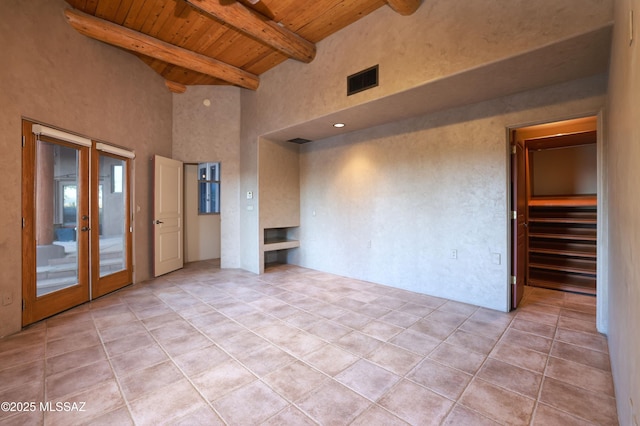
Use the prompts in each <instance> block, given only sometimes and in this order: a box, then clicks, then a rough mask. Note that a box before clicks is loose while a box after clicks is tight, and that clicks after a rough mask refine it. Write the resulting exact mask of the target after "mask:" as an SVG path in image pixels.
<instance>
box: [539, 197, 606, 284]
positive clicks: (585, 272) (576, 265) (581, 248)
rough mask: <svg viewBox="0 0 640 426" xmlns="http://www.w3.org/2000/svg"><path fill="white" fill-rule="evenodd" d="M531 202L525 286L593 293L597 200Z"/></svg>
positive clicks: (553, 198)
mask: <svg viewBox="0 0 640 426" xmlns="http://www.w3.org/2000/svg"><path fill="white" fill-rule="evenodd" d="M531 201H532V202H530V203H529V219H528V221H529V232H528V253H529V254H528V259H529V260H528V264H527V284H529V285H533V286H538V287H546V288H552V289H558V290H564V291H572V292H579V293H585V294H595V292H596V257H597V255H596V239H597V238H596V236H597V209H596V198H595V197H594V196H576V197H545V198H541V197H540V198H535V199H532V200H531Z"/></svg>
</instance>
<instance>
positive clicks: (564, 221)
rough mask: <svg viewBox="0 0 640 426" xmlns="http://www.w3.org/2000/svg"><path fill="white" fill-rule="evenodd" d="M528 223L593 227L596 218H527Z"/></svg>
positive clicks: (596, 221)
mask: <svg viewBox="0 0 640 426" xmlns="http://www.w3.org/2000/svg"><path fill="white" fill-rule="evenodd" d="M529 223H562V224H572V223H575V224H579V225H595V224H597V223H598V219H597V218H595V217H594V218H580V217H529Z"/></svg>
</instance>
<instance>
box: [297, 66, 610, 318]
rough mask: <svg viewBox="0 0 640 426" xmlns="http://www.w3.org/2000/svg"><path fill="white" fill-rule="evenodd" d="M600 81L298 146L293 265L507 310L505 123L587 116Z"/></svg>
mask: <svg viewBox="0 0 640 426" xmlns="http://www.w3.org/2000/svg"><path fill="white" fill-rule="evenodd" d="M605 88H606V82H605V79H604V78H602V77H599V78H591V79H587V80H582V81H576V82H572V83H569V84H564V85H559V86H554V87H549V88H545V89H541V90H536V91H530V92H526V93H522V94H518V95H514V96H510V97H506V98H501V99H497V100H493V101H488V102H483V103H481V104H477V105H472V106H468V107H463V108H458V109H452V110H448V111H443V112H440V113H435V114H430V115H427V116H423V117H419V118H416V119H410V120H405V121H402V122H398V123H393V124H390V125H383V126H379V127H375V128H371V129H368V130H364V131H360V132H353V133H350V134H347V135H344V136H342V137H334V138H329V139H325V140H322V141H316V142H313V143H310V144H306V145H303V146H302V148H301V166H300V176H301V183H300V193H301V224H300V248H299V249H298V251H297V253H299V259H295V260H294V261H295V262H296V263H297V264H300V265H302V266H305V267H309V268H312V269H318V270H322V271H328V272H332V273H336V274H338V275H345V276H350V277H355V278H360V279H364V280H368V281H373V282H378V283H382V284H386V285H392V286H395V287H400V288H405V289H408V290H413V291H418V292H422V293H427V294H430V295H436V296H440V297H446V298H449V299H454V300H458V301H462V302H467V303H472V304H475V305H480V306H485V307H488V308H492V309H497V310H502V311H506V310H508V309H509V306H508V303H507V289H508V264H509V262H508V258H509V252H508V229H509V223H508V219H507V218H508V215H507V210H508V204H507V203H508V196H507V193H508V191H507V188H508V179H507V158H508V154H507V153H508V149H507V128H508V127H515V126H518V125H522V124H524V123H531V122H546V121H554V120H557V119H562V118H567V117H571V116H576V115H589V114H593V113H594V112H597V111H598V110H599V109H600V108H601V107H602V106H603V104H604V92H605ZM314 212H315V213H316V214H315V215H314V214H313V213H314ZM451 250H457V259H451V258H450V253H451ZM496 254H497V255H499V256H500V259H501V262H500V264H496V263H495V262H494V256H495V255H496Z"/></svg>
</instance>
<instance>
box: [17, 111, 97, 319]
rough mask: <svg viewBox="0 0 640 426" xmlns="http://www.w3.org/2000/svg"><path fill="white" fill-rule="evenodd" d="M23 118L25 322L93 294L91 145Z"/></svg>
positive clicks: (23, 287)
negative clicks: (41, 131) (43, 131)
mask: <svg viewBox="0 0 640 426" xmlns="http://www.w3.org/2000/svg"><path fill="white" fill-rule="evenodd" d="M32 126H33V123H31V122H29V121H26V120H25V121H23V127H22V134H23V136H24V148H23V150H22V170H23V174H22V194H23V198H22V217H23V229H22V251H23V259H22V296H23V297H22V298H23V311H22V324H23V325H27V324H31V323H33V322H35V321H38V320H41V319H43V318H46V317H49V316H51V315H54V314H56V313H58V312H61V311H64V310H66V309H69V308H72V307H74V306H76V305H79V304H81V303H83V302H86V301H88V300H89V234H90V226H91V224H90V220H89V147H88V146H87V145H83V144H76V143H73V142H68V141H67V140H66V139H65V140H61V139H57V138H55V137H53V136H45V135H41V136H39V137H37V136H36V135H34V133H33V132H32Z"/></svg>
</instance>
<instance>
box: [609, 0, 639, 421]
mask: <svg viewBox="0 0 640 426" xmlns="http://www.w3.org/2000/svg"><path fill="white" fill-rule="evenodd" d="M630 10H633V11H634V18H635V31H634V40H633V43H631V44H630V43H629V11H630ZM615 16H616V26H615V29H614V39H613V49H612V57H611V72H610V78H609V102H608V109H607V114H606V117H607V126H606V129H607V164H606V167H607V175H608V185H607V196H608V202H607V204H608V207H609V227H608V233H607V235H608V239H609V241H608V244H609V253H608V254H609V256H608V258H609V283H610V285H609V301H610V304H609V307H610V309H609V352H610V356H611V367H612V371H613V379H614V380H613V381H614V384H615V391H616V401H617V403H618V420H619V422H620V424H621V425H635V424H640V379H639V378H640V332H639V331H638V326H639V325H640V262H639V261H638V259H640V215H639V214H638V212H640V196H639V195H638V183H640V167H638V163H639V162H640V124H639V122H638V117H640V102H638V93H640V31H638V25H639V22H638V20H639V18H640V1H639V0H616V3H615Z"/></svg>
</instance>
